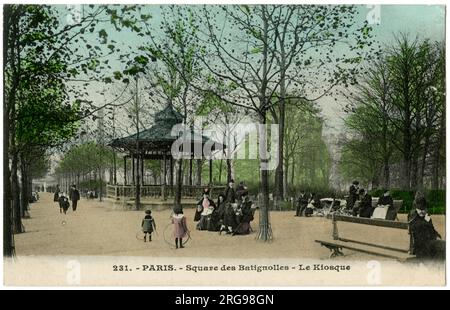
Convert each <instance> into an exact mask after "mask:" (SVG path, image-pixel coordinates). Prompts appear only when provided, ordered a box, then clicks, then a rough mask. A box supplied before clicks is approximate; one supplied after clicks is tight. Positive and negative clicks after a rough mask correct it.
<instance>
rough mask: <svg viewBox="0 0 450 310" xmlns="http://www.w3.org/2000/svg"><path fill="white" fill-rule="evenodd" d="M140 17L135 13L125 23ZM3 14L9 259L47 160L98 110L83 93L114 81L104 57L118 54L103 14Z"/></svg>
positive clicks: (101, 9)
mask: <svg viewBox="0 0 450 310" xmlns="http://www.w3.org/2000/svg"><path fill="white" fill-rule="evenodd" d="M137 10H138V9H137V7H136V6H130V7H129V8H128V9H127V10H123V11H124V12H123V14H122V15H123V16H126V15H127V14H130V11H132V12H135V11H137ZM81 13H82V14H81ZM3 14H4V15H3V22H4V24H3V72H4V80H3V142H4V147H3V167H4V175H3V184H4V185H3V186H4V189H3V190H4V195H3V210H4V212H3V215H4V216H3V253H4V255H5V256H11V255H13V254H14V238H13V234H14V233H20V232H22V227H23V225H22V223H21V218H22V216H23V215H24V211H25V210H27V205H28V198H29V196H28V195H29V194H30V188H31V186H30V184H31V182H32V179H33V178H35V177H40V175H41V174H42V172H43V171H45V170H47V168H48V154H49V153H50V152H51V151H55V150H56V149H58V148H61V147H63V146H64V144H66V143H67V141H68V140H69V139H70V138H72V137H74V136H75V135H76V134H77V133H78V130H79V127H80V125H81V124H82V123H83V121H84V120H85V119H86V118H88V117H90V116H91V115H93V113H95V112H96V110H97V109H98V107H97V106H95V105H94V104H93V103H92V102H91V101H89V100H87V99H86V95H87V92H86V88H87V86H88V82H89V81H91V80H101V79H103V78H107V76H108V75H111V74H110V73H109V72H108V71H107V66H108V61H109V60H108V59H105V58H104V57H105V56H108V55H112V54H113V53H115V52H116V51H117V48H116V46H115V44H114V43H113V42H109V41H108V39H107V33H106V31H105V30H104V29H101V28H100V29H99V27H101V25H102V24H105V23H108V24H110V21H109V20H106V21H105V16H110V15H109V14H108V12H107V7H105V6H94V5H89V6H86V7H85V8H84V9H83V12H76V13H74V12H70V11H67V10H65V7H63V6H48V5H18V4H10V5H4V6H3ZM64 14H66V16H65V15H64ZM73 14H75V15H73ZM72 15H73V16H72ZM62 16H65V17H67V18H61V17H62ZM69 17H70V18H69ZM64 21H66V22H67V23H64ZM89 36H91V37H92V36H94V38H96V39H97V40H89V39H88V37H89ZM93 45H95V48H94V46H93ZM38 164H39V166H36V165H38Z"/></svg>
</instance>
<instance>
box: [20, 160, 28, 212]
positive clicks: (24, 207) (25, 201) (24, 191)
mask: <svg viewBox="0 0 450 310" xmlns="http://www.w3.org/2000/svg"><path fill="white" fill-rule="evenodd" d="M20 174H21V176H22V177H21V184H22V186H21V198H22V203H21V205H22V207H21V214H20V216H21V217H22V218H24V217H25V215H26V211H27V210H28V202H29V191H30V188H29V180H28V169H27V163H26V158H24V156H21V157H20Z"/></svg>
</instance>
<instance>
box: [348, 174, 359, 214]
mask: <svg viewBox="0 0 450 310" xmlns="http://www.w3.org/2000/svg"><path fill="white" fill-rule="evenodd" d="M358 190H359V182H358V181H353V183H352V185H350V189H349V190H348V192H349V194H348V202H347V209H349V210H352V209H353V206H354V205H355V202H356V200H358Z"/></svg>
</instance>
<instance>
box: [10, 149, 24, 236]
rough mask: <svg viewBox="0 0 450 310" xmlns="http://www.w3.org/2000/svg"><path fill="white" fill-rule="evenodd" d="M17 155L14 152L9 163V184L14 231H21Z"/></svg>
mask: <svg viewBox="0 0 450 310" xmlns="http://www.w3.org/2000/svg"><path fill="white" fill-rule="evenodd" d="M18 161H19V159H18V155H17V153H16V152H14V153H13V156H12V164H11V185H12V197H13V216H14V233H16V234H18V233H22V232H23V229H22V211H21V208H20V187H19V178H18V176H17V170H18Z"/></svg>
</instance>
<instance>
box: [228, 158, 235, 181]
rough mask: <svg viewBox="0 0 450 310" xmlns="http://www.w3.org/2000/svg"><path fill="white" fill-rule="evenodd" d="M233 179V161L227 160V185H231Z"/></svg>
mask: <svg viewBox="0 0 450 310" xmlns="http://www.w3.org/2000/svg"><path fill="white" fill-rule="evenodd" d="M232 179H234V173H233V160H232V159H229V158H227V184H229V183H230V181H231V180H232ZM235 181H236V180H235Z"/></svg>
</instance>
